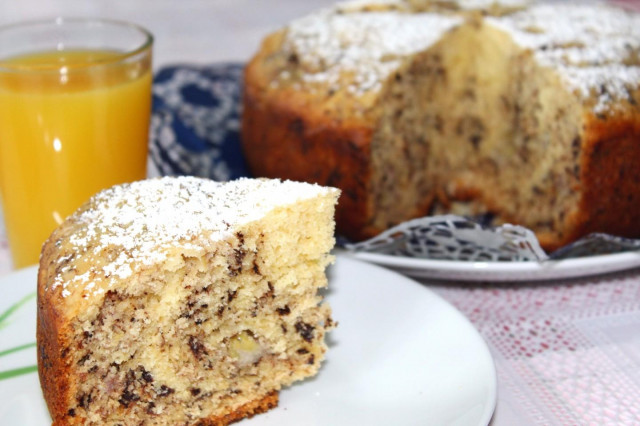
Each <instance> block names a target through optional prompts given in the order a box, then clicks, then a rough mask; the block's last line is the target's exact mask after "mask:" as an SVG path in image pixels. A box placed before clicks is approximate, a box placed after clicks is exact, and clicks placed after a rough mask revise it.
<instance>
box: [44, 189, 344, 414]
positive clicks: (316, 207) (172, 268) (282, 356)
mask: <svg viewBox="0 0 640 426" xmlns="http://www.w3.org/2000/svg"><path fill="white" fill-rule="evenodd" d="M338 195H339V191H338V190H336V189H334V188H327V187H320V186H318V185H312V184H307V183H299V182H291V181H279V180H267V179H240V180H236V181H231V182H227V183H218V182H214V181H209V180H205V179H199V178H195V177H178V178H170V177H166V178H160V179H150V180H145V181H140V182H134V183H131V184H125V185H120V186H116V187H113V188H111V189H108V190H105V191H103V192H101V193H99V194H97V195H95V196H94V197H93V198H92V199H91V200H90V201H88V202H87V203H86V204H85V205H83V206H82V207H81V208H80V209H79V210H78V211H77V212H76V213H74V214H73V215H71V216H70V217H69V218H67V219H66V221H65V222H64V223H63V224H62V225H61V226H60V227H59V228H58V229H57V230H56V231H54V232H53V234H52V235H51V237H50V238H49V239H48V240H47V242H46V243H45V245H44V247H43V251H42V256H41V262H40V269H39V273H38V322H37V341H38V355H39V356H38V367H39V374H40V381H41V385H42V389H43V393H44V397H45V399H46V401H47V404H48V407H49V411H50V413H51V416H52V418H53V423H54V424H55V425H63V424H64V425H67V424H85V425H90V424H95V425H102V424H109V425H118V424H120V425H133V424H135V425H156V424H172V425H177V424H185V425H186V424H200V425H224V424H228V423H230V422H233V421H236V420H239V419H241V418H244V417H251V416H252V415H254V414H256V413H260V412H263V411H266V410H268V409H270V408H273V407H275V406H276V404H277V402H278V391H279V390H280V389H281V387H283V386H287V385H289V384H291V383H292V382H294V381H297V380H301V379H303V378H305V377H309V376H313V375H315V374H316V372H317V371H318V369H319V366H320V363H321V361H322V360H323V357H324V354H325V351H326V349H327V347H326V345H325V343H324V336H325V332H326V331H327V330H329V329H331V328H332V327H333V325H334V324H333V322H332V320H331V316H330V308H329V307H328V306H327V305H326V304H324V303H322V295H321V294H320V293H319V289H320V288H322V287H325V286H326V285H327V278H326V276H325V268H326V267H327V265H328V264H329V263H330V262H331V260H332V257H331V256H330V255H329V250H330V249H331V248H332V247H333V244H334V221H333V214H334V208H335V203H336V202H337V198H338Z"/></svg>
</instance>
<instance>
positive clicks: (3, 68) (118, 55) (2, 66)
mask: <svg viewBox="0 0 640 426" xmlns="http://www.w3.org/2000/svg"><path fill="white" fill-rule="evenodd" d="M65 24H89V25H91V24H97V25H109V26H113V27H120V28H128V29H131V30H134V31H137V32H138V33H139V34H140V35H142V36H143V37H144V40H143V41H142V42H141V43H140V44H138V45H136V47H134V48H131V49H126V50H125V51H122V52H120V51H114V53H115V54H114V55H113V56H111V57H109V58H107V59H100V60H96V61H94V62H91V63H87V64H82V65H74V66H73V67H72V69H73V70H82V69H87V68H93V67H97V66H105V65H111V64H117V63H120V62H123V61H125V60H126V59H128V58H131V57H134V56H137V55H139V54H140V53H142V52H144V51H146V50H148V49H150V48H151V46H152V45H153V42H154V37H153V34H152V33H151V32H150V31H149V30H147V29H146V28H144V27H143V26H141V25H138V24H135V23H132V22H128V21H124V20H118V19H110V18H95V17H87V18H84V17H56V18H53V19H37V20H29V21H20V22H14V23H9V24H5V25H0V37H2V35H3V34H4V33H6V32H9V31H14V30H20V29H28V28H29V27H33V28H36V27H38V26H43V25H50V26H51V28H63V27H64V26H65ZM54 49H55V46H54ZM51 50H53V49H51ZM58 50H60V51H64V49H58ZM25 53H27V52H25ZM34 53H37V52H34ZM13 57H15V56H13ZM6 59H7V58H0V72H27V73H30V72H33V73H39V72H40V73H41V72H52V71H53V72H57V71H58V70H59V69H60V66H59V65H58V64H55V65H52V64H46V65H40V66H32V65H24V64H12V63H11V62H7V61H6Z"/></svg>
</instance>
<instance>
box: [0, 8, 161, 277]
mask: <svg viewBox="0 0 640 426" xmlns="http://www.w3.org/2000/svg"><path fill="white" fill-rule="evenodd" d="M152 45H153V37H152V35H151V34H150V33H149V32H148V31H146V30H145V29H143V28H141V27H139V26H137V25H133V24H129V23H124V22H117V21H109V20H99V19H56V20H52V21H40V22H30V23H23V24H15V25H9V26H5V27H0V195H1V197H2V207H3V213H4V221H5V226H6V230H7V236H8V238H9V246H10V249H11V255H12V259H13V263H14V266H15V267H23V266H27V265H30V264H34V263H37V261H38V257H39V253H40V249H41V246H42V243H43V242H44V241H45V239H46V238H47V237H48V236H49V234H50V233H51V231H53V229H54V228H55V227H56V226H57V225H58V224H60V223H61V222H62V221H63V220H64V218H65V217H66V216H68V215H69V214H70V213H72V212H73V211H74V210H75V209H76V208H78V207H79V206H80V205H81V204H82V203H83V202H84V201H86V200H87V199H88V198H89V197H90V196H91V195H93V194H94V193H96V192H98V191H99V190H101V189H104V188H107V187H110V186H112V185H114V184H119V183H124V182H130V181H134V180H139V179H143V178H145V177H146V173H147V171H146V166H147V153H148V131H149V117H150V112H151V81H152V69H151V51H152Z"/></svg>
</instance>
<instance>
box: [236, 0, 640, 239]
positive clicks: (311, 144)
mask: <svg viewBox="0 0 640 426" xmlns="http://www.w3.org/2000/svg"><path fill="white" fill-rule="evenodd" d="M639 52H640V17H639V15H638V14H636V13H632V12H629V11H625V10H622V9H618V8H615V7H612V6H608V5H606V4H599V3H593V2H590V3H576V4H571V3H567V2H551V3H538V2H525V1H517V0H511V1H505V0H503V1H501V2H499V1H492V0H467V1H462V0H460V1H445V0H438V1H435V0H433V1H431V0H407V1H402V0H377V1H376V0H371V1H356V2H350V3H342V4H338V5H336V6H335V7H333V8H329V9H325V10H321V11H319V12H317V13H314V14H312V15H310V16H306V17H303V18H301V19H298V20H296V21H294V22H292V23H291V24H290V25H288V26H287V27H286V28H283V29H281V30H279V31H277V32H275V33H273V34H271V35H269V36H268V37H266V39H265V40H264V41H263V44H262V46H261V48H260V50H259V51H258V53H257V54H256V55H255V57H254V58H253V59H252V60H251V62H250V63H249V64H248V66H247V67H246V71H245V93H244V105H243V107H244V112H243V114H244V115H243V122H242V137H243V146H244V152H245V154H246V158H247V161H248V164H249V166H250V168H251V170H252V172H253V173H254V175H256V176H269V177H282V178H288V179H296V180H305V181H309V182H317V183H321V184H326V185H331V186H336V187H339V188H341V189H342V191H343V197H342V200H341V203H340V205H339V206H338V210H337V216H336V220H337V226H338V231H339V232H340V233H342V234H344V235H346V236H348V237H350V238H351V239H355V240H359V239H363V238H367V237H371V236H373V235H376V234H377V233H379V232H381V231H382V230H385V229H387V228H389V227H390V226H392V225H394V224H397V223H399V222H402V221H405V220H408V219H410V218H413V217H418V216H423V215H426V214H433V213H444V212H452V213H457V214H464V215H476V214H485V215H490V216H492V217H493V218H494V219H495V223H496V224H499V223H515V224H520V225H523V226H526V227H528V228H530V229H532V230H533V231H534V232H535V233H536V235H537V237H538V239H539V240H540V242H541V244H542V246H543V247H545V248H546V249H553V248H557V247H559V246H562V245H564V244H566V243H568V242H570V241H573V240H575V239H576V238H578V237H580V236H583V235H585V234H587V233H590V232H594V231H598V232H607V233H611V234H616V235H621V236H627V237H640V106H639V104H638V103H639V102H640V54H639Z"/></svg>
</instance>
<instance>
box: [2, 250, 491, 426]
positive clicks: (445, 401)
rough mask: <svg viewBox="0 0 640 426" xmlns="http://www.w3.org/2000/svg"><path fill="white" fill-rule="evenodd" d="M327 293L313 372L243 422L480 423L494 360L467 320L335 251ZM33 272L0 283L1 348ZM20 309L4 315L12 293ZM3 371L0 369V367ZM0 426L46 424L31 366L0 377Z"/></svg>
mask: <svg viewBox="0 0 640 426" xmlns="http://www.w3.org/2000/svg"><path fill="white" fill-rule="evenodd" d="M328 273H329V279H330V290H329V291H328V293H327V300H328V301H329V303H330V304H331V306H332V308H333V311H334V314H333V317H334V319H336V320H337V321H338V323H339V326H338V328H337V329H336V330H334V331H333V332H331V333H330V337H329V339H328V343H329V346H330V350H329V352H328V355H327V360H326V361H325V363H324V364H323V367H322V369H321V370H320V373H319V374H318V376H316V377H315V378H313V379H310V380H306V381H304V382H302V383H299V384H296V385H294V386H293V387H291V388H289V389H286V390H283V391H282V392H281V394H280V405H279V406H278V408H276V409H274V410H272V411H270V412H267V413H265V414H262V415H259V416H256V417H254V418H253V419H250V420H245V421H243V422H242V424H247V425H248V426H249V425H256V426H258V425H279V426H282V425H302V424H303V425H305V426H314V425H318V426H320V425H322V426H326V425H332V426H340V425H403V426H404V425H457V426H461V425H473V426H477V425H482V426H484V425H486V424H488V423H489V421H490V419H491V416H492V413H493V410H494V408H495V403H496V374H495V369H494V364H493V360H492V358H491V355H490V353H489V350H488V349H487V346H486V345H485V343H484V341H483V340H482V338H481V337H480V336H479V334H478V333H477V332H476V330H475V329H474V328H473V326H472V325H471V324H470V323H469V322H468V321H467V319H466V318H465V317H463V316H462V315H461V314H460V313H459V312H458V311H456V310H455V309H454V308H453V307H452V306H451V305H449V304H448V303H447V302H445V301H444V300H442V299H441V298H440V297H438V296H437V295H435V294H434V293H433V292H431V291H430V290H428V289H427V288H426V287H424V286H422V285H420V284H418V283H416V282H415V281H412V280H410V279H408V278H405V277H403V276H401V275H399V274H396V273H394V272H391V271H389V270H386V269H384V268H380V267H377V266H375V265H370V264H367V263H363V262H359V261H356V260H352V259H350V258H348V257H346V256H343V255H339V256H338V260H337V262H336V264H335V265H334V266H332V267H331V268H330V269H329V272H328ZM35 282H36V270H35V268H30V269H26V270H23V271H21V272H17V273H15V274H12V275H9V276H7V277H5V278H4V279H2V280H0V289H1V290H2V292H3V297H2V300H0V354H2V353H3V351H6V350H7V349H8V348H12V347H15V346H18V345H22V344H29V343H33V342H34V341H35V313H36V303H35V298H33V297H31V298H29V297H28V295H29V294H33V292H34V290H35ZM25 296H27V299H26V302H25V304H24V305H23V306H21V307H19V308H18V309H16V310H15V311H13V312H12V313H11V314H10V315H8V316H5V317H4V318H3V317H2V315H3V313H4V312H7V310H8V309H10V307H11V306H15V303H16V302H17V301H18V300H23V299H24V298H25ZM35 362H36V349H35V347H33V346H31V347H29V348H27V349H24V350H21V351H17V352H13V353H11V354H9V355H0V371H6V370H7V369H11V368H18V367H24V366H30V365H35ZM0 374H1V373H0ZM0 424H2V425H22V426H31V425H37V426H44V425H49V424H50V418H49V415H48V413H47V409H46V405H45V403H44V401H43V399H42V395H41V392H40V387H39V383H38V377H37V374H36V373H35V372H31V373H29V374H25V375H21V376H18V377H14V378H11V379H5V380H0Z"/></svg>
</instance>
